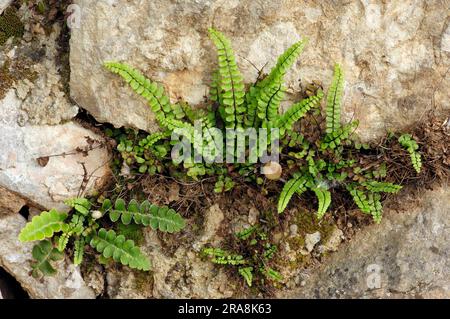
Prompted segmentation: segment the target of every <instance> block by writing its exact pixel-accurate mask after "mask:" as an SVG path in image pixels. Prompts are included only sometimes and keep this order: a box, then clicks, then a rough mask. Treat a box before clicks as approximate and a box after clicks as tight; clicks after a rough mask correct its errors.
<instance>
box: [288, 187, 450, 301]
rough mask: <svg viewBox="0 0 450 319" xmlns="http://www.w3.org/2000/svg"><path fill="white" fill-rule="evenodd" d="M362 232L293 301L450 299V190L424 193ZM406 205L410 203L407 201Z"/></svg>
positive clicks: (310, 278)
mask: <svg viewBox="0 0 450 319" xmlns="http://www.w3.org/2000/svg"><path fill="white" fill-rule="evenodd" d="M420 201H421V202H420V203H411V204H410V206H411V209H410V210H408V211H405V212H402V213H396V212H393V211H387V212H385V214H384V218H383V220H382V222H381V224H380V225H373V226H370V227H368V228H366V229H364V230H363V231H362V232H361V233H358V234H357V235H356V236H355V237H354V238H353V239H352V241H351V242H350V243H349V244H347V245H346V246H343V247H341V248H340V250H339V251H338V252H336V253H335V254H333V255H332V256H331V257H330V258H329V259H327V260H325V261H324V264H323V266H322V267H320V268H319V269H316V270H315V271H314V273H313V274H312V275H311V276H310V277H309V278H308V279H307V280H306V284H305V286H304V287H302V288H298V289H297V290H294V291H291V292H289V293H284V294H280V295H282V296H284V297H291V298H378V297H380V298H450V256H449V252H450V232H449V229H450V219H449V218H448V216H449V214H450V190H449V188H448V186H447V185H444V186H442V187H438V188H437V189H435V190H433V191H427V192H425V193H423V194H421V199H420ZM405 205H408V203H407V202H406V201H405Z"/></svg>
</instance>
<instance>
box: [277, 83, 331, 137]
mask: <svg viewBox="0 0 450 319" xmlns="http://www.w3.org/2000/svg"><path fill="white" fill-rule="evenodd" d="M322 98H323V92H322V91H318V92H317V95H316V96H311V97H310V98H307V99H304V100H302V101H300V102H298V103H296V104H294V105H292V106H291V107H290V108H289V110H287V111H286V112H285V113H284V114H282V115H280V116H279V117H278V119H277V120H276V122H275V127H278V128H279V129H280V135H281V136H283V135H284V134H285V132H286V131H291V130H292V129H293V126H294V124H295V123H296V122H297V121H298V120H300V119H301V118H302V117H303V116H305V114H306V113H307V112H308V111H309V110H311V109H312V108H314V107H317V106H318V105H319V104H320V101H321V99H322Z"/></svg>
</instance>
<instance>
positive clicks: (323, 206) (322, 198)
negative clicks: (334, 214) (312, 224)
mask: <svg viewBox="0 0 450 319" xmlns="http://www.w3.org/2000/svg"><path fill="white" fill-rule="evenodd" d="M312 190H313V191H314V193H315V194H316V196H317V200H318V201H319V207H318V209H317V218H318V219H321V218H322V217H323V215H325V213H326V212H327V209H328V207H329V206H330V204H331V193H330V191H329V190H327V189H325V188H323V187H314V188H313V189H312Z"/></svg>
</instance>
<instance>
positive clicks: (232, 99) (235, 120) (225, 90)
mask: <svg viewBox="0 0 450 319" xmlns="http://www.w3.org/2000/svg"><path fill="white" fill-rule="evenodd" d="M209 34H210V37H211V40H212V41H213V43H214V44H215V46H216V48H217V57H218V63H219V82H218V83H219V86H218V90H219V92H220V96H221V99H222V105H223V107H224V115H225V118H224V119H223V120H224V122H225V126H226V127H227V128H231V129H235V128H237V127H241V126H242V124H243V120H244V112H245V110H246V107H245V100H244V96H245V91H244V90H245V86H244V80H243V77H242V75H241V73H240V72H239V69H238V67H237V64H236V59H235V57H234V52H233V49H232V47H231V42H230V40H228V39H227V38H226V37H225V36H224V35H223V34H222V33H221V32H219V31H216V30H214V29H209Z"/></svg>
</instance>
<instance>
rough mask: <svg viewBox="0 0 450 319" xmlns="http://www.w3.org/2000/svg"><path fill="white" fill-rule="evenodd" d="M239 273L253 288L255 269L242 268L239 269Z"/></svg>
mask: <svg viewBox="0 0 450 319" xmlns="http://www.w3.org/2000/svg"><path fill="white" fill-rule="evenodd" d="M238 272H239V274H240V275H241V276H242V277H244V279H245V282H246V283H247V285H248V286H249V287H251V286H252V283H253V267H241V268H239V269H238Z"/></svg>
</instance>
